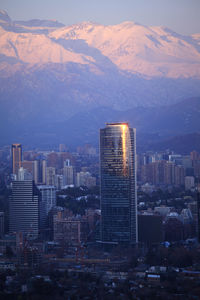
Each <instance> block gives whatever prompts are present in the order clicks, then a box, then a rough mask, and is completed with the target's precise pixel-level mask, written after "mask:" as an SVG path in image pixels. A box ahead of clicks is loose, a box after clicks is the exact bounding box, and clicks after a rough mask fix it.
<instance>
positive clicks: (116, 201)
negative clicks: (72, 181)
mask: <svg viewBox="0 0 200 300" xmlns="http://www.w3.org/2000/svg"><path fill="white" fill-rule="evenodd" d="M100 181H101V183H100V186H101V187H100V192H101V240H102V242H128V243H137V241H138V237H137V194H136V130H135V129H132V128H130V127H129V125H128V123H110V124H107V125H106V128H104V129H101V130H100Z"/></svg>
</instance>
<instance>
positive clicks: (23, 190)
mask: <svg viewBox="0 0 200 300" xmlns="http://www.w3.org/2000/svg"><path fill="white" fill-rule="evenodd" d="M39 201H40V192H39V191H38V189H37V188H36V186H35V184H34V181H33V180H22V181H17V180H16V181H13V182H12V194H11V196H10V199H9V231H10V233H13V232H22V233H23V234H25V235H26V236H27V238H29V239H35V238H37V237H38V232H39V213H40V212H39Z"/></svg>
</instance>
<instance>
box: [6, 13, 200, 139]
mask: <svg viewBox="0 0 200 300" xmlns="http://www.w3.org/2000/svg"><path fill="white" fill-rule="evenodd" d="M199 95H200V33H197V34H193V35H190V36H183V35H180V34H178V33H175V32H173V31H172V30H170V29H168V28H165V27H148V26H143V25H141V24H138V23H134V22H124V23H122V24H118V25H112V26H103V25H100V24H96V23H92V22H83V23H80V24H75V25H72V26H64V25H63V24H61V23H59V22H58V21H56V20H37V19H35V20H30V21H13V20H11V18H10V17H9V16H8V14H7V13H6V12H5V11H2V10H0V120H1V121H0V122H1V123H2V124H0V125H2V126H4V127H5V126H6V127H7V128H10V129H11V128H12V126H14V128H15V126H17V124H18V123H19V119H21V120H22V123H21V124H23V123H26V122H28V123H30V122H31V121H32V122H36V123H37V125H38V126H39V124H40V123H41V120H42V122H43V125H42V126H43V127H44V126H45V124H49V123H48V122H51V121H52V120H54V121H56V122H60V121H64V120H66V119H68V118H70V117H72V116H73V115H75V114H76V113H78V112H80V113H81V112H86V111H89V110H92V109H96V108H97V109H98V107H102V106H104V107H108V108H109V107H110V108H112V109H115V110H124V111H125V110H127V109H131V108H133V107H136V106H141V107H144V106H145V107H147V106H152V107H155V106H159V105H169V104H173V103H176V102H179V101H180V100H181V99H184V98H191V97H198V96H199ZM20 126H22V125H20ZM31 126H32V125H30V127H31ZM39 127H40V128H41V126H39ZM27 128H28V127H27ZM27 128H26V130H28V129H27ZM31 128H32V127H31ZM13 130H14V129H13ZM21 130H25V129H24V127H23V126H22V127H21ZM31 130H33V128H32V129H31ZM27 134H30V133H27Z"/></svg>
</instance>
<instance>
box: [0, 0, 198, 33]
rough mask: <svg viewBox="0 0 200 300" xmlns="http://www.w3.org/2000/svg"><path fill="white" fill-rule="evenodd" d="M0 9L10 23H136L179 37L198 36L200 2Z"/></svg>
mask: <svg viewBox="0 0 200 300" xmlns="http://www.w3.org/2000/svg"><path fill="white" fill-rule="evenodd" d="M0 9H4V10H6V11H7V12H8V14H9V16H10V17H11V19H13V20H29V19H57V20H58V21H60V22H62V23H64V24H65V25H70V24H74V23H78V22H82V21H94V22H97V23H100V24H105V25H109V24H118V23H121V22H123V21H135V22H139V23H141V24H143V25H155V26H161V25H162V26H167V27H169V28H171V29H172V30H174V31H176V32H179V33H182V34H191V33H197V32H200V0H0Z"/></svg>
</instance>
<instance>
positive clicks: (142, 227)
mask: <svg viewBox="0 0 200 300" xmlns="http://www.w3.org/2000/svg"><path fill="white" fill-rule="evenodd" d="M162 223H163V218H162V216H159V215H142V214H139V215H138V240H139V242H142V243H145V244H147V245H150V244H154V243H160V242H163V240H164V231H163V225H162Z"/></svg>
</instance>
